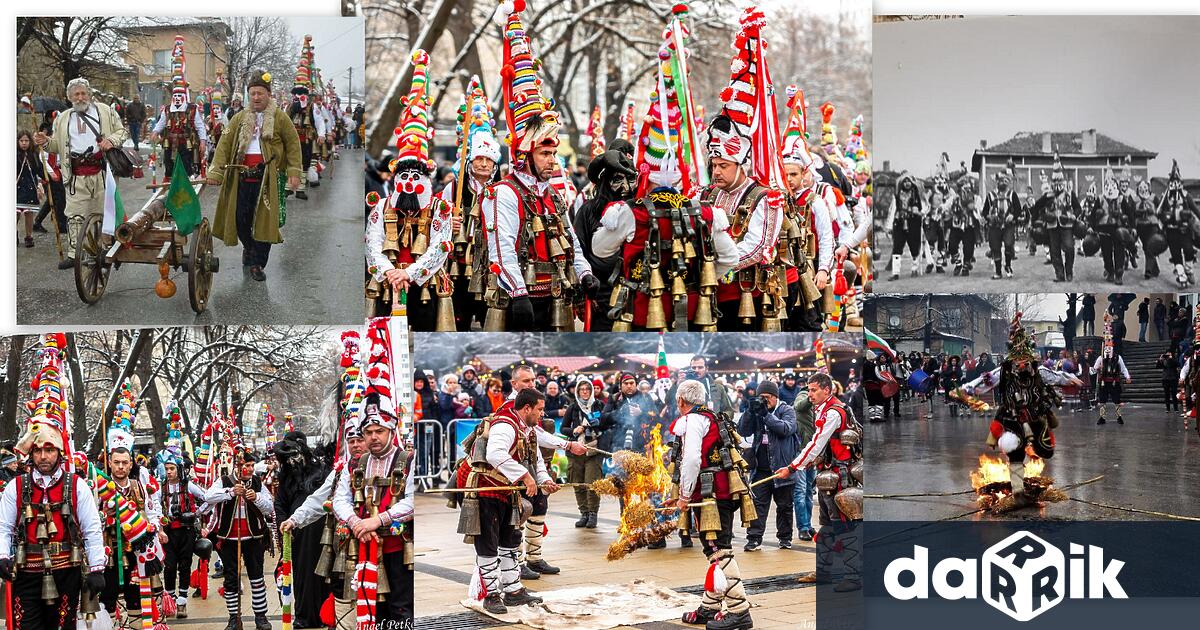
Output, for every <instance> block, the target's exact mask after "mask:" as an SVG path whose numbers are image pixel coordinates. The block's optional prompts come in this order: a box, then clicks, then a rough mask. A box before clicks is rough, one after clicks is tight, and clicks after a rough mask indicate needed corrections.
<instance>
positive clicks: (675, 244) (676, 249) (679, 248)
mask: <svg viewBox="0 0 1200 630" xmlns="http://www.w3.org/2000/svg"><path fill="white" fill-rule="evenodd" d="M686 251H687V250H686V248H684V246H683V241H682V240H680V239H677V238H676V239H672V240H671V258H678V257H679V255H680V254H685V252H686ZM685 255H686V254H685Z"/></svg>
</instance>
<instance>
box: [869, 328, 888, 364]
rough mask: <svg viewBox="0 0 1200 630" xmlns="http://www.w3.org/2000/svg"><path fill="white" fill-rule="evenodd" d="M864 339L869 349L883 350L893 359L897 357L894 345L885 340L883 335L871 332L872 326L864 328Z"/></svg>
mask: <svg viewBox="0 0 1200 630" xmlns="http://www.w3.org/2000/svg"><path fill="white" fill-rule="evenodd" d="M863 341H864V342H866V345H867V349H868V350H875V351H876V352H883V353H884V354H886V355H888V356H889V357H891V358H893V359H894V358H896V351H895V350H892V347H891V346H890V345H888V342H886V341H884V340H883V337H880V336H879V335H876V334H875V333H873V332H871V329H870V328H865V327H864V328H863Z"/></svg>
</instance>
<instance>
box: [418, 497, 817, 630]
mask: <svg viewBox="0 0 1200 630" xmlns="http://www.w3.org/2000/svg"><path fill="white" fill-rule="evenodd" d="M416 511H417V521H418V522H419V523H420V525H419V526H418V530H417V531H418V533H417V550H416V551H417V556H416V563H417V564H416V570H417V574H416V580H415V587H414V590H415V592H416V593H417V598H416V605H417V618H416V625H417V627H418V628H499V627H504V628H528V626H525V625H516V626H503V625H501V624H500V622H498V621H494V620H492V619H489V618H486V617H484V616H483V615H480V614H479V613H475V612H472V611H469V610H467V609H466V608H464V607H463V606H462V605H461V604H460V603H459V602H460V600H463V599H465V598H466V596H467V588H468V585H469V583H470V578H471V571H472V570H473V568H474V565H475V551H474V548H473V547H471V546H469V545H466V544H463V541H462V536H461V535H460V534H457V533H455V532H456V529H457V523H458V511H457V510H450V509H448V508H447V507H446V501H445V499H444V498H443V496H442V495H420V496H418V497H417V502H416ZM577 518H579V512H578V510H577V508H576V504H575V497H574V495H573V494H570V493H569V492H561V493H558V494H555V495H552V496H551V499H550V512H549V515H548V517H547V519H546V525H547V527H548V528H549V532H550V534H549V535H548V536H547V537H546V539H545V544H544V547H543V555H544V557H545V559H546V561H547V562H549V563H550V564H552V565H554V566H557V567H560V568H561V569H562V573H560V574H558V575H548V576H547V575H544V576H542V577H541V579H538V580H530V581H527V582H526V583H525V586H526V587H528V588H529V590H530V591H533V592H535V593H536V592H538V591H548V590H557V589H566V588H572V587H579V586H588V585H593V586H598V585H604V584H626V583H628V582H630V581H632V580H634V579H636V578H644V579H646V580H650V581H652V582H654V583H657V584H658V585H659V586H664V587H667V588H670V589H673V590H675V591H677V592H684V593H688V594H690V595H692V596H693V597H694V599H695V602H696V604H697V605H698V604H699V602H700V598H699V594H700V592H701V591H702V590H703V583H704V572H705V570H706V569H707V564H706V563H705V561H704V556H703V554H702V552H701V550H700V545H699V542H697V543H696V546H695V547H694V548H692V549H681V548H680V547H679V538H678V537H676V536H674V535H672V536H670V537H669V538H667V548H666V549H657V550H656V549H641V550H638V551H635V552H633V553H632V554H630V555H629V556H627V557H625V558H624V559H622V560H618V561H616V562H608V561H606V560H605V552H606V550H607V549H608V545H609V544H610V543H612V542H613V541H614V540H616V538H617V536H616V531H615V530H616V526H617V524H618V520H619V518H620V514H619V512H618V507H617V502H616V500H615V499H613V498H612V497H604V498H603V499H602V500H601V504H600V520H599V527H598V528H596V529H593V530H589V529H576V528H575V527H574V524H575V520H576V519H577ZM815 522H816V521H815V515H814V523H815ZM768 523H769V524H768V529H767V535H766V537H765V538H766V543H765V544H764V545H763V546H762V548H761V549H760V550H759V551H756V552H754V553H746V552H744V551H742V547H743V546H744V545H745V544H746V539H745V530H743V529H742V528H741V527H740V526H739V525H735V527H734V531H735V537H734V541H733V548H734V551H735V552H736V553H737V558H738V564H739V566H740V567H741V569H742V576H743V578H744V579H745V580H746V583H747V592H748V594H749V597H750V601H751V603H752V604H753V606H754V608H753V609H752V610H751V615H752V616H753V617H754V627H755V628H758V629H760V630H767V629H772V628H775V629H780V630H782V629H783V628H788V629H789V630H794V629H795V628H802V627H812V624H813V623H815V622H814V621H813V620H814V619H815V615H816V606H817V604H816V594H815V591H814V590H813V589H810V588H804V587H802V585H801V584H799V583H798V582H797V581H796V580H797V578H798V577H799V574H803V573H808V572H811V571H813V570H814V567H815V563H816V553H815V548H814V546H813V543H811V542H802V541H799V540H796V541H793V544H794V545H795V546H794V547H793V548H792V549H790V550H782V549H779V548H778V547H776V546H775V544H774V536H773V534H774V531H773V530H774V524H773V523H774V512H773V511H772V514H771V517H770V519H769V520H768ZM619 627H620V628H631V627H633V628H643V629H650V628H653V629H655V630H676V629H679V628H689V627H695V626H687V625H685V624H683V623H682V622H679V621H678V620H675V621H667V622H651V623H643V624H638V625H636V626H619Z"/></svg>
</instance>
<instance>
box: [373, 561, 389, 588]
mask: <svg viewBox="0 0 1200 630" xmlns="http://www.w3.org/2000/svg"><path fill="white" fill-rule="evenodd" d="M376 560H382V558H376ZM380 565H382V563H380ZM375 583H376V589H375V593H376V594H378V595H387V594H388V593H391V592H392V587H391V584H389V583H388V579H387V571H380V572H379V573H378V574H377V575H376V578H375Z"/></svg>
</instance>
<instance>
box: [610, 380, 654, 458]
mask: <svg viewBox="0 0 1200 630" xmlns="http://www.w3.org/2000/svg"><path fill="white" fill-rule="evenodd" d="M619 382H620V389H618V390H617V393H615V394H613V395H612V396H611V397H609V399H608V402H607V403H605V405H604V410H603V411H601V412H600V421H601V422H602V423H603V424H604V425H605V426H609V427H615V429H616V430H615V431H614V432H613V436H612V437H613V441H612V445H611V446H612V449H613V450H617V449H628V450H631V451H634V452H641V451H642V450H643V448H644V447H645V446H646V439H647V438H648V437H649V435H650V431H651V430H652V428H653V425H655V424H657V423H659V422H660V420H659V416H658V405H657V404H655V402H654V399H653V398H651V397H650V396H649V395H648V394H643V393H642V392H639V391H638V388H637V376H636V375H634V374H633V373H631V372H622V373H621V377H620V381H619Z"/></svg>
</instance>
